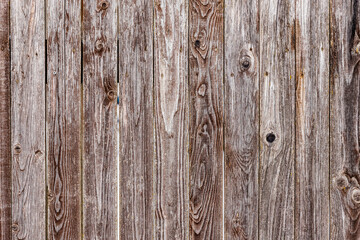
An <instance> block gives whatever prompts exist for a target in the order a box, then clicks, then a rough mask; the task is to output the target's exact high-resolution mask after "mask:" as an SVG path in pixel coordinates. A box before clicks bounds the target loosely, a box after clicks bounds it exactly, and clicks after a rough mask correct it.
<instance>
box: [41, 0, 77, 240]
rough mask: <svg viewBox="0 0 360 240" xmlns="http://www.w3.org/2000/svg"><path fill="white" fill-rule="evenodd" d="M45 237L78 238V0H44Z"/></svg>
mask: <svg viewBox="0 0 360 240" xmlns="http://www.w3.org/2000/svg"><path fill="white" fill-rule="evenodd" d="M46 13H47V88H46V89H47V93H46V100H47V103H46V104H47V105H46V106H47V116H46V120H47V121H46V123H47V124H46V129H47V134H46V136H47V141H46V143H47V186H48V189H47V197H48V203H47V207H48V209H47V211H48V219H47V224H48V226H47V228H48V239H74V240H76V239H80V237H81V167H80V166H81V162H80V161H81V155H80V147H81V142H80V129H81V119H80V113H81V109H80V108H81V1H79V0H72V1H57V0H48V1H47V9H46Z"/></svg>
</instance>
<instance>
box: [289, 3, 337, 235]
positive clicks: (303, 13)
mask: <svg viewBox="0 0 360 240" xmlns="http://www.w3.org/2000/svg"><path fill="white" fill-rule="evenodd" d="M296 22H297V23H298V24H297V25H296V120H295V122H296V185H295V189H296V194H295V202H296V204H295V208H296V209H295V228H296V229H295V236H296V237H295V238H296V239H329V221H330V219H329V51H328V49H329V2H328V1H311V0H297V1H296Z"/></svg>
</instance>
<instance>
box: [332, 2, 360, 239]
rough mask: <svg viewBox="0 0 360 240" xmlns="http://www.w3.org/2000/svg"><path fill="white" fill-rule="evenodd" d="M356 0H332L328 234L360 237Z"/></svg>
mask: <svg viewBox="0 0 360 240" xmlns="http://www.w3.org/2000/svg"><path fill="white" fill-rule="evenodd" d="M359 22H360V5H359V2H358V1H340V0H332V1H331V25H330V26H331V29H330V32H331V44H330V88H331V90H330V93H331V94H330V100H331V102H330V106H331V110H330V143H331V145H330V173H331V179H330V180H331V183H330V191H331V194H330V196H331V199H330V208H331V224H330V226H331V239H359V238H360V223H359V222H360V218H359V216H360V210H359V207H360V198H359V196H360V185H359V182H360V172H359V157H360V155H359V104H360V102H359V96H360V89H359V88H360V79H359V78H360V72H359V71H360V68H359V60H360V44H359V43H360V38H359V36H360V25H359Z"/></svg>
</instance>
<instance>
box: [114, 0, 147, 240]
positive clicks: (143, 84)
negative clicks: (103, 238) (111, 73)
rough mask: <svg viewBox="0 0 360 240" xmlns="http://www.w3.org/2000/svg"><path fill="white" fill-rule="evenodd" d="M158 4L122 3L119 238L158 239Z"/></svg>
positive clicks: (127, 1) (138, 0) (120, 13)
mask: <svg viewBox="0 0 360 240" xmlns="http://www.w3.org/2000/svg"><path fill="white" fill-rule="evenodd" d="M152 20H153V4H152V1H140V0H135V1H134V0H125V1H121V4H119V24H120V25H119V31H120V32H119V54H120V57H119V76H120V78H119V88H120V100H119V101H120V102H119V104H120V109H119V111H120V178H121V179H120V200H119V203H120V211H121V214H120V239H153V235H154V208H153V203H152V201H153V198H154V196H153V166H154V165H153V163H154V118H153V107H154V106H153V41H152V39H153V21H152Z"/></svg>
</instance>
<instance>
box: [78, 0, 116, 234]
mask: <svg viewBox="0 0 360 240" xmlns="http://www.w3.org/2000/svg"><path fill="white" fill-rule="evenodd" d="M117 3H118V1H115V0H98V1H83V34H82V36H83V106H84V113H83V117H84V130H83V131H84V132H83V134H84V136H83V137H84V146H83V147H84V152H83V238H84V239H116V237H117V235H118V225H119V220H118V214H117V213H118V211H117V204H118V189H117V186H118V184H117V181H118V179H117V166H118V162H117V161H118V155H117V154H118V151H117V149H118V146H117V139H118V137H117V134H118V132H117V131H116V129H118V127H117V104H116V99H117V83H116V82H117V14H116V9H117Z"/></svg>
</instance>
